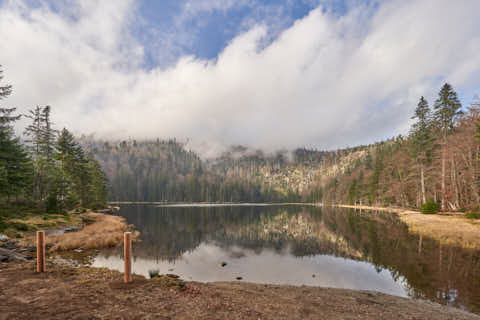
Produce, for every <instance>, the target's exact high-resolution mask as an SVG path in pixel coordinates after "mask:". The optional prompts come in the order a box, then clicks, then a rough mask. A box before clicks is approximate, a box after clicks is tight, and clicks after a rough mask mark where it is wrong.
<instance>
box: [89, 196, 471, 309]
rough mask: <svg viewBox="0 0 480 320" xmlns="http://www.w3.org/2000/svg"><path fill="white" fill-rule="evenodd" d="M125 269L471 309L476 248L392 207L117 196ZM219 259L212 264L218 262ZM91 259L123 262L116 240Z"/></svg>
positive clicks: (115, 265)
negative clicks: (423, 231) (128, 201)
mask: <svg viewBox="0 0 480 320" xmlns="http://www.w3.org/2000/svg"><path fill="white" fill-rule="evenodd" d="M119 215H121V216H123V217H125V218H126V219H127V221H128V223H131V224H134V225H135V227H136V229H137V230H139V231H140V232H141V239H142V241H141V242H139V243H137V244H135V245H134V247H133V256H134V263H133V271H134V273H137V274H142V275H145V276H147V277H148V272H149V271H150V270H158V271H160V273H175V274H178V275H180V276H181V278H183V279H185V280H196V281H236V278H237V277H242V281H247V282H257V283H271V284H291V285H310V286H322V287H335V288H348V289H357V290H375V291H381V292H384V293H388V294H392V295H397V296H403V297H411V298H420V299H428V300H431V301H436V302H440V303H442V304H450V305H454V306H456V307H460V308H463V309H467V310H470V311H473V312H476V313H480V252H479V251H473V250H465V249H461V248H456V247H450V246H442V245H440V244H439V243H438V242H436V241H433V240H431V239H428V238H424V237H419V236H417V235H414V234H410V233H408V230H407V227H406V226H405V225H404V224H403V223H401V222H400V221H399V220H398V219H397V218H396V217H395V216H394V215H392V214H387V213H376V212H371V211H363V212H360V211H355V210H353V209H340V208H319V207H313V206H296V205H292V206H265V205H262V206H212V207H209V206H199V207H195V206H191V205H190V206H185V207H182V206H171V207H159V206H154V205H148V206H147V205H124V206H122V207H121V210H120V211H119ZM223 262H226V265H225V266H224V267H222V263H223ZM93 265H94V266H100V267H108V268H111V269H116V270H120V271H123V258H122V248H115V249H111V250H105V251H102V252H101V253H100V254H99V255H98V256H97V257H96V258H95V261H94V262H93Z"/></svg>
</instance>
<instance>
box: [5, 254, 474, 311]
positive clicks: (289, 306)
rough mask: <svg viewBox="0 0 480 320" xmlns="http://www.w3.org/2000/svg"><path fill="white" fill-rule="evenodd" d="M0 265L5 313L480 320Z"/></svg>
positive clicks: (386, 300) (356, 294) (275, 291)
mask: <svg viewBox="0 0 480 320" xmlns="http://www.w3.org/2000/svg"><path fill="white" fill-rule="evenodd" d="M33 270H34V264H33V263H32V262H26V263H0V288H2V289H1V290H0V301H2V302H1V303H0V305H1V307H2V312H1V314H0V319H37V318H38V319H66V318H68V319H116V318H119V319H120V318H121V319H438V320H442V319H459V320H461V319H472V320H473V319H480V317H479V316H476V315H473V314H470V313H467V312H464V311H461V310H458V309H453V308H448V307H445V306H440V305H438V304H434V303H430V302H424V301H414V300H410V299H405V298H400V297H394V296H389V295H386V294H381V293H377V292H364V291H353V290H344V289H331V288H315V287H305V286H302V287H293V286H278V285H261V284H248V283H241V282H229V283H207V284H204V283H195V282H186V283H183V284H182V285H181V286H179V285H178V284H176V283H175V282H174V281H173V280H172V281H164V280H161V281H160V280H147V279H145V278H143V277H140V276H135V277H134V282H133V283H130V284H124V283H122V274H121V273H119V272H116V271H110V270H107V269H97V268H68V267H61V266H57V265H53V264H51V263H50V264H48V265H47V270H48V271H47V273H44V274H37V273H34V272H33Z"/></svg>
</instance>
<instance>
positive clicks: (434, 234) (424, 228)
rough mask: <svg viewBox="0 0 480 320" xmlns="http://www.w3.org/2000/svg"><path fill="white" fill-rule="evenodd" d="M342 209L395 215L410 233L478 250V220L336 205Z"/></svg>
mask: <svg viewBox="0 0 480 320" xmlns="http://www.w3.org/2000/svg"><path fill="white" fill-rule="evenodd" d="M338 207H343V208H354V209H363V210H376V211H386V212H394V213H397V214H398V216H399V217H400V220H402V221H403V222H405V223H406V224H407V225H408V229H409V231H410V232H414V233H417V234H421V235H423V236H425V237H430V238H432V239H435V240H437V241H439V242H440V243H442V244H446V245H458V246H461V247H464V248H471V249H480V220H471V219H467V218H465V217H464V216H462V215H458V214H457V215H438V214H421V213H420V212H418V211H412V210H407V209H402V208H379V207H369V206H351V205H338Z"/></svg>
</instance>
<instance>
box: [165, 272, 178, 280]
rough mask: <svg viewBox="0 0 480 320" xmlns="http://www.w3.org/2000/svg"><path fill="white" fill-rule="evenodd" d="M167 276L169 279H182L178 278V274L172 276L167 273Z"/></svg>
mask: <svg viewBox="0 0 480 320" xmlns="http://www.w3.org/2000/svg"><path fill="white" fill-rule="evenodd" d="M166 276H167V277H169V278H173V279H178V278H180V276H177V275H176V274H172V273H167V274H166Z"/></svg>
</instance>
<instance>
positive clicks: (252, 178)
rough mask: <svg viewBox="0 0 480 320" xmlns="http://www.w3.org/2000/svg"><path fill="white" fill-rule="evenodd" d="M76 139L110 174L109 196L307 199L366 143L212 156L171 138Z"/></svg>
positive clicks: (138, 198)
mask: <svg viewBox="0 0 480 320" xmlns="http://www.w3.org/2000/svg"><path fill="white" fill-rule="evenodd" d="M81 141H82V144H84V145H85V146H86V147H87V148H88V149H90V150H91V151H92V152H93V153H94V154H95V157H96V159H97V160H98V161H99V162H100V163H101V165H102V167H103V169H104V171H105V172H106V174H107V176H108V177H109V180H110V190H111V192H110V199H111V200H114V201H185V202H287V201H288V202H293V201H306V200H311V198H312V195H315V193H312V192H311V191H312V190H313V187H314V186H317V185H319V183H320V182H322V181H324V178H325V177H332V176H334V175H335V174H336V173H337V172H340V171H342V170H346V168H347V167H349V166H351V165H352V163H350V161H346V160H347V159H350V158H352V159H357V158H358V159H360V158H361V157H362V156H363V155H364V154H365V152H364V151H362V150H364V149H365V148H366V147H359V148H354V149H348V150H342V151H336V152H326V151H315V150H308V149H297V150H295V151H294V152H289V151H278V152H274V153H264V152H263V151H261V150H251V149H248V148H246V147H243V146H232V147H231V148H230V149H229V150H227V151H226V152H224V153H222V154H221V155H219V156H218V157H216V158H210V159H201V158H200V157H199V155H198V154H196V153H195V152H193V151H191V150H187V148H186V146H185V144H183V143H181V142H178V141H176V140H175V139H170V140H160V139H157V140H143V141H136V140H131V141H101V140H92V139H87V138H83V139H81ZM349 155H350V157H349ZM342 159H343V160H342ZM322 177H324V178H322ZM317 198H318V196H317ZM317 200H318V199H317Z"/></svg>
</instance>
